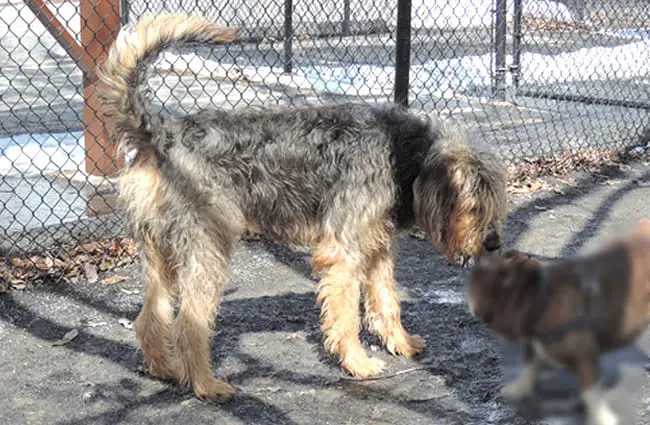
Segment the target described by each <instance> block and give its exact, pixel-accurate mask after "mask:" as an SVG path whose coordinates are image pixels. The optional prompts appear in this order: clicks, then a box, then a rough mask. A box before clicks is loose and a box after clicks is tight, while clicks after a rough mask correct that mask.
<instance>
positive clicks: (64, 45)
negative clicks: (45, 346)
mask: <svg viewBox="0 0 650 425" xmlns="http://www.w3.org/2000/svg"><path fill="white" fill-rule="evenodd" d="M0 1H2V0H0ZM44 1H45V3H44ZM409 8H410V13H409ZM400 9H401V10H400ZM398 10H399V11H400V13H398ZM160 11H183V12H186V13H191V14H194V13H198V14H202V15H204V16H207V17H208V18H211V19H214V20H216V21H218V22H220V23H224V24H227V25H230V26H234V27H238V28H240V33H239V40H238V42H237V43H235V44H232V45H229V46H219V47H209V46H197V45H193V46H189V47H185V48H182V49H180V50H169V51H166V52H164V53H163V54H162V55H161V56H160V57H159V58H158V59H157V61H156V63H155V67H156V68H157V70H158V71H159V72H158V73H157V75H156V76H154V77H153V78H152V79H151V81H150V84H151V87H152V88H153V89H154V91H155V98H156V99H157V105H158V106H159V107H161V108H163V109H164V110H165V111H166V112H167V113H186V112H189V111H192V110H196V108H198V107H200V106H207V105H212V106H219V107H224V108H233V107H243V106H246V105H251V104H278V103H280V104H292V105H298V104H304V103H332V102H344V101H360V102H373V103H377V102H391V101H393V100H394V99H395V98H396V95H397V98H400V93H397V94H396V90H397V91H398V92H402V93H401V96H402V97H404V98H405V99H404V100H406V98H408V103H409V105H410V107H411V108H412V109H416V110H422V111H427V112H428V111H432V110H436V111H437V112H439V113H441V114H443V115H446V116H451V117H454V118H456V119H459V120H461V121H463V122H464V123H465V124H467V125H468V126H469V127H470V128H471V129H473V130H474V131H475V132H476V133H477V134H478V135H479V137H481V138H482V139H483V140H484V141H485V142H487V143H489V144H491V145H492V146H494V147H495V148H496V150H497V151H498V152H499V153H501V154H502V156H503V157H504V158H505V159H507V160H509V161H510V162H511V163H517V162H518V161H521V160H522V159H523V158H526V157H537V156H540V155H544V156H557V155H564V154H566V152H578V151H580V150H584V149H613V148H625V147H628V146H630V145H633V144H643V143H647V141H642V140H641V138H642V134H643V131H644V129H646V128H647V127H648V125H649V124H650V118H649V115H648V109H649V108H650V79H649V73H648V69H649V68H650V48H649V46H650V29H649V28H647V27H646V28H644V25H647V23H648V22H650V3H648V1H647V0H611V1H608V2H602V1H596V0H564V1H562V2H553V1H550V0H509V1H507V2H506V0H466V1H458V2H447V1H446V0H433V1H430V0H427V1H424V0H399V1H398V0H284V1H282V0H271V1H264V2H262V1H256V0H253V1H251V0H247V1H244V0H228V1H225V0H196V1H194V2H187V1H182V0H94V1H90V0H75V1H54V0H49V1H48V0H24V1H17V0H10V1H9V2H5V3H2V4H0V12H1V13H0V55H1V56H2V67H1V68H0V105H1V109H2V110H1V111H0V149H1V156H0V173H1V174H2V180H1V183H0V232H1V233H0V235H2V240H1V241H0V254H1V253H2V252H5V253H7V252H12V253H13V252H32V251H39V250H43V249H46V248H48V247H52V246H59V245H62V244H65V243H70V242H83V241H87V240H89V239H100V238H105V237H116V236H120V235H122V234H123V232H124V228H123V224H122V220H121V215H120V213H119V208H118V207H117V206H116V203H115V188H114V182H113V178H112V175H114V172H115V171H116V170H117V169H119V167H120V166H121V162H119V161H117V160H116V159H115V155H114V152H113V151H112V147H111V145H110V143H109V142H108V141H107V140H106V137H105V134H103V133H102V128H101V123H100V122H99V123H98V120H97V118H96V117H94V114H93V112H94V110H95V108H96V97H95V96H94V95H93V88H94V85H93V78H92V69H93V67H94V65H95V64H96V63H97V61H99V60H101V58H102V56H103V52H104V51H105V50H106V49H107V48H108V46H109V45H110V42H111V41H112V39H113V37H114V36H115V34H116V32H117V31H118V30H119V27H120V23H122V24H124V23H126V22H134V21H136V20H138V18H139V17H141V16H142V15H143V14H145V13H155V12H160ZM409 17H410V19H409ZM84 73H85V75H86V77H87V78H86V79H84ZM405 89H408V90H407V91H406V90H405ZM646 134H647V133H646ZM116 161H117V162H116Z"/></svg>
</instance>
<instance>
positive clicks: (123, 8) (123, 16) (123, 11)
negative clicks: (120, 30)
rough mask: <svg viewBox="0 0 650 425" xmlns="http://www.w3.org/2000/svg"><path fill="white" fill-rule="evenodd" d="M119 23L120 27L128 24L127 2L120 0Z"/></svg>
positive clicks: (126, 0) (127, 0)
mask: <svg viewBox="0 0 650 425" xmlns="http://www.w3.org/2000/svg"><path fill="white" fill-rule="evenodd" d="M120 23H121V24H122V26H124V25H126V24H128V23H129V0H120Z"/></svg>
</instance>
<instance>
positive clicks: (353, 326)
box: [314, 241, 384, 378]
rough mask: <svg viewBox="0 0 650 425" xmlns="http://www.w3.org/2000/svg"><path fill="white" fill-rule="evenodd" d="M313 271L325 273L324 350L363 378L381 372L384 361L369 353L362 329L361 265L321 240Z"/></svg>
mask: <svg viewBox="0 0 650 425" xmlns="http://www.w3.org/2000/svg"><path fill="white" fill-rule="evenodd" d="M314 272H315V273H317V274H320V273H321V272H322V273H323V276H322V278H321V280H320V282H319V284H318V298H317V300H318V303H319V304H320V306H321V331H322V332H323V336H324V342H325V349H326V350H327V352H328V353H329V354H334V355H337V356H338V357H339V360H340V362H341V366H342V367H343V369H345V370H346V371H348V372H349V373H350V374H352V375H353V376H357V377H360V378H364V377H368V376H373V375H377V374H379V373H380V372H381V371H382V370H383V369H384V362H383V361H381V360H380V359H377V358H370V357H368V355H367V354H366V352H365V350H364V349H363V346H362V345H361V341H360V340H359V332H360V330H361V320H360V315H359V302H360V300H361V288H360V280H361V279H360V276H361V268H360V267H359V266H358V264H355V262H354V261H351V259H350V258H348V257H347V256H346V255H344V254H343V250H342V249H340V247H339V246H337V244H336V243H335V242H331V241H330V243H322V244H321V245H320V246H319V247H318V248H317V249H316V251H315V252H314Z"/></svg>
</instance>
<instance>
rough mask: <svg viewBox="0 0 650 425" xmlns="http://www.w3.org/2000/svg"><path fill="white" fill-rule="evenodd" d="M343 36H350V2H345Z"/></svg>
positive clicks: (347, 0)
mask: <svg viewBox="0 0 650 425" xmlns="http://www.w3.org/2000/svg"><path fill="white" fill-rule="evenodd" d="M342 29H343V35H350V0H343V28H342Z"/></svg>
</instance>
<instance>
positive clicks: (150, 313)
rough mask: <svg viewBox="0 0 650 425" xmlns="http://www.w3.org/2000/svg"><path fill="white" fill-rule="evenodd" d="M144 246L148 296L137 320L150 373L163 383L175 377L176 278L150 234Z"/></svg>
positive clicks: (142, 246) (139, 340) (143, 263)
mask: <svg viewBox="0 0 650 425" xmlns="http://www.w3.org/2000/svg"><path fill="white" fill-rule="evenodd" d="M142 239H143V241H142V242H143V243H142V244H141V257H142V268H143V271H144V279H145V287H146V289H145V296H144V304H143V306H142V310H141V311H140V314H139V315H138V318H137V319H136V320H135V333H136V336H137V338H138V342H139V343H140V348H141V349H142V352H143V354H144V362H145V365H146V368H147V372H148V373H149V374H150V375H152V376H155V377H157V378H160V379H171V378H174V377H175V375H176V374H175V373H174V370H173V367H172V362H171V349H170V342H171V341H170V339H169V338H170V330H171V325H172V320H173V318H174V288H173V285H174V276H173V275H172V272H171V270H170V268H169V266H170V262H169V259H168V258H166V256H165V255H164V254H163V252H162V251H161V249H160V246H159V244H157V243H156V241H155V240H154V238H153V237H152V236H151V235H150V234H145V235H143V238H142Z"/></svg>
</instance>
